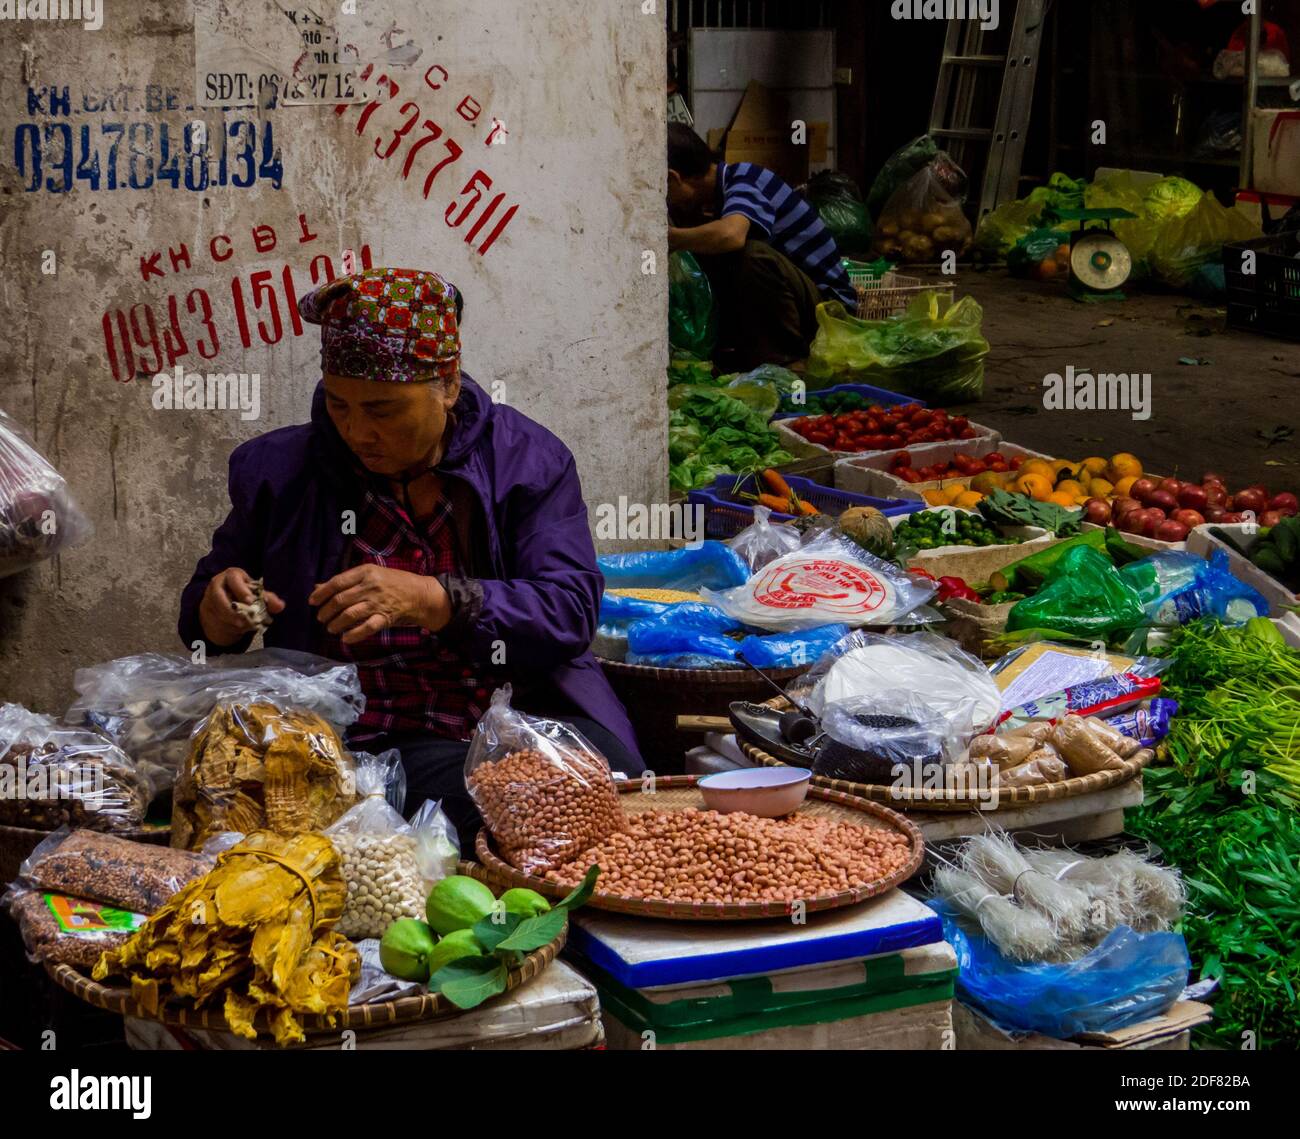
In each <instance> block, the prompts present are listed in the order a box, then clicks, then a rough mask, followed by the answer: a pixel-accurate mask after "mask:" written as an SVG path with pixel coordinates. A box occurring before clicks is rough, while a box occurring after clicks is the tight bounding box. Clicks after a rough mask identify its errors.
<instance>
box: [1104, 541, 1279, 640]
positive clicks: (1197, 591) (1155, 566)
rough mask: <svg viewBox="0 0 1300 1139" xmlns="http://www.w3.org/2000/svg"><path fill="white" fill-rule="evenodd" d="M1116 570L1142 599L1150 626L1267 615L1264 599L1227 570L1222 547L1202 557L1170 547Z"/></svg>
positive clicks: (1238, 620) (1230, 621)
mask: <svg viewBox="0 0 1300 1139" xmlns="http://www.w3.org/2000/svg"><path fill="white" fill-rule="evenodd" d="M1119 572H1120V575H1121V576H1122V577H1123V578H1124V580H1125V581H1127V582H1128V583H1129V585H1131V586H1132V587H1133V589H1134V590H1135V591H1136V592H1137V593H1138V595H1139V596H1140V597H1141V598H1142V601H1143V603H1144V605H1145V606H1146V619H1147V621H1148V623H1150V624H1153V625H1165V626H1174V625H1187V624H1190V623H1191V622H1192V621H1196V620H1198V619H1200V618H1202V617H1213V618H1216V619H1217V620H1219V621H1222V622H1223V623H1224V624H1228V625H1242V624H1245V623H1246V622H1247V621H1249V620H1250V619H1251V618H1252V617H1267V616H1268V610H1269V604H1268V600H1267V599H1266V598H1265V597H1264V595H1263V594H1261V593H1260V592H1259V591H1258V590H1257V589H1255V588H1254V587H1253V586H1251V585H1248V584H1247V583H1246V582H1244V581H1241V580H1240V579H1239V578H1237V577H1235V576H1234V575H1233V573H1232V568H1231V565H1230V563H1229V561H1228V555H1227V553H1226V552H1225V551H1223V550H1215V551H1214V552H1213V554H1212V555H1211V556H1210V558H1209V559H1208V560H1206V559H1205V558H1200V557H1198V556H1197V555H1196V554H1189V553H1185V552H1181V551H1178V550H1171V551H1168V552H1163V553H1159V554H1153V555H1152V556H1151V557H1149V558H1143V559H1142V560H1141V561H1137V562H1133V563H1131V564H1130V565H1127V566H1125V567H1124V568H1123V569H1122V570H1120V571H1119Z"/></svg>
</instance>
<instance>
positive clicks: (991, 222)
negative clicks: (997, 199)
mask: <svg viewBox="0 0 1300 1139" xmlns="http://www.w3.org/2000/svg"><path fill="white" fill-rule="evenodd" d="M1042 215H1043V207H1042V206H1040V205H1038V203H1036V202H1031V201H1030V200H1029V199H1028V198H1021V199H1020V200H1019V201H1017V202H1003V203H1002V205H1000V206H998V208H997V209H996V210H994V211H993V212H992V213H988V214H985V215H984V220H983V221H981V222H980V226H979V229H978V230H976V231H975V251H976V252H977V253H980V254H983V255H984V256H985V257H989V258H992V259H994V260H998V261H1000V260H1002V259H1003V258H1004V257H1006V256H1007V254H1008V253H1010V252H1011V249H1012V247H1013V246H1014V245H1015V244H1016V242H1017V241H1019V240H1020V239H1021V238H1022V237H1024V236H1025V235H1026V234H1028V233H1029V231H1030V230H1032V229H1034V228H1036V227H1037V225H1038V222H1039V220H1040V219H1041V217H1042Z"/></svg>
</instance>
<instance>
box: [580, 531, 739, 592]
mask: <svg viewBox="0 0 1300 1139" xmlns="http://www.w3.org/2000/svg"><path fill="white" fill-rule="evenodd" d="M596 564H597V565H598V566H599V567H600V572H601V573H603V574H604V575H605V587H606V588H607V589H681V590H696V589H730V588H732V587H733V586H737V585H743V584H744V583H745V582H746V581H748V580H749V566H747V565H746V564H745V559H744V558H742V557H741V556H740V555H739V554H737V553H736V552H735V551H734V550H733V549H731V548H730V547H729V546H727V545H726V544H725V543H724V542H716V541H713V540H712V539H710V540H709V541H706V542H701V543H700V544H699V545H698V546H687V547H685V548H683V549H680V550H644V551H641V552H639V553H635V554H606V555H605V556H604V557H602V558H597V559H596Z"/></svg>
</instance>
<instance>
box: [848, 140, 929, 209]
mask: <svg viewBox="0 0 1300 1139" xmlns="http://www.w3.org/2000/svg"><path fill="white" fill-rule="evenodd" d="M938 155H939V144H938V143H937V142H935V141H934V139H933V138H931V137H930V136H929V135H928V134H923V135H921V136H920V138H914V139H912V141H911V142H909V143H907V145H905V146H900V147H899V148H898V149H897V150H896V151H894V153H893V154H891V155H890V156H889V157H888V158H887V159H885V164H884V165H883V166H882V167H881V168H880V173H879V174H877V175H876V180H875V181H874V182H872V183H871V189H870V190H869V191H867V203H866V204H867V212H868V213H869V214H870V215H871V216H872V217H873V218H878V217H880V212H881V210H883V209H884V208H885V203H886V202H888V201H889V199H890V198H891V197H893V194H894V191H895V190H897V189H898V188H899V186H901V185H902V184H903V183H904V182H906V181H907V180H908V179H909V178H911V177H912V175H913V174H915V173H916V172H917V171H918V170H921V169H923V168H924V167H925V166H927V165H928V164H929V163H930V162H931V161H933V160H934V159H935V158H937V157H938Z"/></svg>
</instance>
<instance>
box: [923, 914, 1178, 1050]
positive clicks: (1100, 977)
mask: <svg viewBox="0 0 1300 1139" xmlns="http://www.w3.org/2000/svg"><path fill="white" fill-rule="evenodd" d="M930 905H931V906H932V907H933V908H934V909H937V910H938V911H939V913H940V915H941V916H942V917H943V926H944V938H945V939H946V940H947V941H948V943H949V944H950V945H951V946H952V947H953V949H954V950H955V951H956V953H957V966H958V969H959V974H958V980H957V990H958V992H959V994H960V995H961V998H962V1000H963V1002H965V1003H967V1004H970V1005H973V1006H974V1007H976V1008H978V1009H979V1010H980V1011H981V1012H983V1013H984V1014H985V1015H987V1016H988V1017H989V1018H990V1019H992V1020H993V1021H995V1022H996V1023H997V1024H999V1025H1001V1027H1003V1028H1004V1029H1010V1030H1013V1031H1021V1032H1041V1033H1043V1034H1044V1035H1046V1036H1053V1037H1056V1038H1057V1039H1060V1040H1067V1039H1069V1038H1070V1037H1073V1036H1078V1035H1079V1034H1081V1033H1084V1032H1117V1031H1118V1030H1119V1029H1121V1028H1128V1027H1129V1026H1130V1025H1134V1024H1140V1023H1141V1022H1142V1021H1144V1020H1150V1019H1152V1018H1153V1017H1157V1016H1160V1015H1161V1014H1162V1013H1164V1012H1166V1011H1167V1010H1168V1009H1169V1008H1170V1007H1171V1006H1172V1005H1173V1003H1174V1002H1175V1001H1176V1000H1177V999H1178V996H1179V994H1180V993H1181V992H1182V991H1183V989H1184V988H1186V986H1187V977H1188V973H1189V972H1190V971H1191V958H1190V957H1189V956H1188V953H1187V945H1186V943H1185V942H1184V941H1183V937H1182V935H1181V934H1178V933H1136V932H1135V931H1134V930H1132V929H1130V928H1129V927H1128V926H1125V925H1122V926H1119V927H1117V928H1116V929H1114V930H1112V931H1111V932H1110V933H1109V934H1108V935H1107V936H1106V939H1105V940H1104V941H1103V942H1102V943H1101V944H1100V945H1098V946H1097V947H1096V948H1095V949H1093V950H1092V951H1091V952H1089V953H1086V954H1084V955H1083V956H1082V957H1079V958H1077V959H1075V960H1073V961H1067V962H1065V963H1063V964H1027V963H1024V962H1019V961H1012V960H1009V959H1008V958H1006V957H1003V956H1002V954H1001V953H999V952H998V950H997V949H996V948H995V947H994V946H993V945H992V944H991V943H990V942H989V941H988V939H987V938H986V937H984V935H983V934H981V933H975V932H974V931H973V930H971V929H970V928H969V927H967V926H966V925H965V924H964V923H962V922H960V921H958V920H957V915H956V913H955V912H954V911H953V910H952V909H951V908H950V907H949V906H948V905H947V904H946V903H944V902H940V901H931V903H930Z"/></svg>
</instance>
